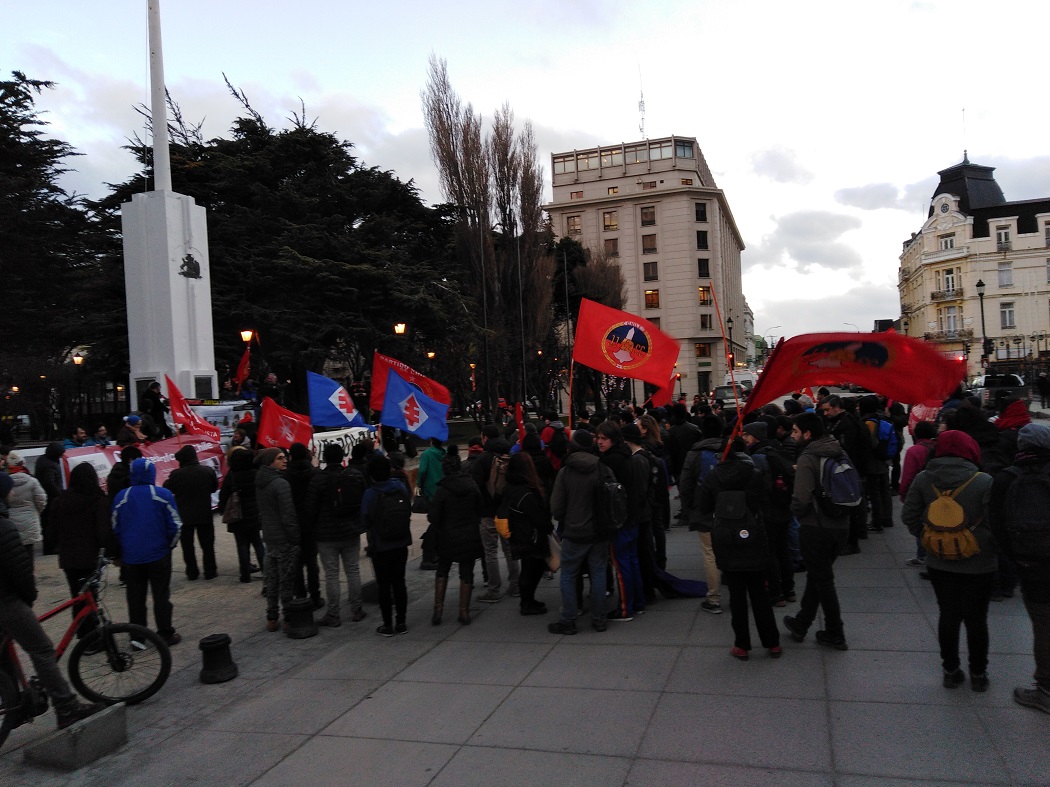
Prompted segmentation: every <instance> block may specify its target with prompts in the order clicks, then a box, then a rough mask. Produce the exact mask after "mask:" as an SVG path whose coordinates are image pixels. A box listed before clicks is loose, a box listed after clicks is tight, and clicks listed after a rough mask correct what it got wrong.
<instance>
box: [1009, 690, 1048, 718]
mask: <svg viewBox="0 0 1050 787" xmlns="http://www.w3.org/2000/svg"><path fill="white" fill-rule="evenodd" d="M1014 702H1016V703H1017V704H1018V705H1024V706H1025V707H1026V708H1035V709H1036V710H1041V711H1042V712H1043V713H1050V692H1046V691H1043V690H1042V689H1041V688H1039V687H1038V686H1036V687H1035V688H1032V689H1026V688H1023V687H1021V686H1018V687H1017V688H1016V689H1014Z"/></svg>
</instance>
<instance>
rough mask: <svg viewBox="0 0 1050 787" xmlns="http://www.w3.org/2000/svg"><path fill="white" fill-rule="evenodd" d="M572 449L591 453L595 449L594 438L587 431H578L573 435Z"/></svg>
mask: <svg viewBox="0 0 1050 787" xmlns="http://www.w3.org/2000/svg"><path fill="white" fill-rule="evenodd" d="M571 442H572V447H573V448H575V449H577V450H580V451H590V450H591V448H593V447H594V438H593V437H592V436H591V433H590V432H588V431H587V430H586V429H577V430H576V431H575V432H573V433H572V441H571Z"/></svg>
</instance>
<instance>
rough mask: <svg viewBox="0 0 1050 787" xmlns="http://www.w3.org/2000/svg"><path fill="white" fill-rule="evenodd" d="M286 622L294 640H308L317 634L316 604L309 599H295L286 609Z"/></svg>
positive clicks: (289, 633) (290, 635)
mask: <svg viewBox="0 0 1050 787" xmlns="http://www.w3.org/2000/svg"><path fill="white" fill-rule="evenodd" d="M284 622H285V625H287V626H288V636H289V637H291V638H292V639H306V638H307V637H313V636H315V635H316V634H317V624H316V623H314V602H313V601H312V600H311V599H309V598H293V599H292V601H291V603H290V604H288V606H286V607H285V608H284Z"/></svg>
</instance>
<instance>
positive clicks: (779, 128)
mask: <svg viewBox="0 0 1050 787" xmlns="http://www.w3.org/2000/svg"><path fill="white" fill-rule="evenodd" d="M5 5H7V7H6V8H5V9H4V24H5V28H6V29H5V34H4V35H3V36H0V68H2V71H3V73H4V74H5V76H6V75H7V74H8V73H9V72H10V71H12V70H20V71H24V72H25V73H26V74H27V76H29V77H31V78H35V79H47V80H54V81H55V82H56V83H57V88H56V89H55V90H52V91H49V92H48V93H47V94H46V95H44V96H43V97H42V99H41V100H40V102H39V104H38V106H39V107H41V108H42V109H44V110H46V111H47V118H48V120H49V121H50V122H51V127H50V130H49V133H50V134H52V135H53V136H56V137H59V138H61V139H64V140H66V141H68V142H69V143H70V144H72V145H73V146H74V147H75V148H76V149H77V150H78V151H80V152H81V153H83V154H85V155H84V156H83V157H80V158H78V159H76V160H75V162H74V166H75V167H76V169H77V172H75V173H73V174H72V175H71V176H70V177H69V180H68V181H67V183H66V185H67V187H70V188H74V189H75V190H77V191H78V192H80V193H84V194H87V195H90V196H98V195H99V194H101V193H103V192H104V190H105V186H104V184H105V183H107V182H110V183H116V182H120V181H123V180H124V179H125V178H127V176H128V175H129V174H131V173H132V172H133V171H134V168H135V167H134V162H133V160H132V159H131V157H130V155H128V154H127V153H126V152H125V151H122V150H121V149H120V147H121V145H122V144H124V142H125V140H126V139H127V138H128V137H130V136H132V135H133V134H134V133H135V132H136V131H138V132H139V133H140V134H141V133H143V132H142V126H143V122H142V118H141V117H140V116H139V115H138V114H136V113H135V112H134V110H133V107H134V106H135V105H136V104H147V105H148V103H149V73H148V46H147V33H146V0H105V1H104V2H98V3H89V2H84V0H48V2H35V3H30V2H17V3H16V2H9V3H6V4H5ZM161 11H162V24H163V33H164V58H165V72H166V82H167V86H168V89H169V90H170V91H171V93H172V95H173V97H174V98H175V100H176V101H178V103H179V104H180V105H181V107H182V110H183V114H184V116H185V117H186V118H187V119H188V120H190V121H193V122H197V121H200V120H203V121H204V134H205V137H206V138H213V137H219V136H225V135H226V134H227V132H228V130H229V127H230V123H231V121H232V120H233V118H234V117H236V116H237V114H238V110H239V109H240V107H239V105H238V104H237V103H236V101H235V100H234V99H233V98H231V97H230V95H229V93H228V92H227V90H226V87H225V86H224V84H223V74H224V73H225V74H226V76H227V77H228V78H229V80H230V82H231V83H232V84H233V85H235V86H236V87H238V88H240V89H241V90H243V91H244V92H245V93H246V94H247V96H248V98H249V100H250V101H251V103H252V104H253V106H254V107H255V108H256V109H257V110H258V111H260V112H261V113H262V114H263V116H264V117H265V118H266V119H267V120H268V121H269V122H270V123H271V124H272V125H276V126H281V125H284V119H285V118H287V117H290V116H291V115H292V114H293V113H295V112H298V111H299V110H300V100H302V101H303V102H304V103H305V107H306V113H307V116H308V117H309V118H311V119H312V118H316V119H317V125H318V127H319V128H320V129H322V130H325V131H331V132H333V133H335V134H337V135H338V136H340V137H341V138H343V139H345V140H348V141H350V142H352V143H354V145H355V146H356V153H357V155H358V156H359V157H360V159H361V160H362V161H363V162H364V163H366V164H368V165H370V166H379V167H381V168H383V169H388V170H393V171H394V172H395V173H396V174H397V176H398V177H400V178H401V179H403V180H410V179H411V180H414V181H415V183H416V184H417V185H418V186H419V188H420V190H421V193H422V195H423V197H424V198H425V199H427V200H428V201H429V202H439V201H441V199H442V195H441V193H440V190H439V186H438V180H437V173H436V170H435V168H434V165H433V163H432V162H431V160H430V153H429V146H428V141H427V135H426V131H425V129H424V126H423V116H422V110H421V101H420V91H421V90H422V88H423V86H424V84H425V82H426V77H427V58H428V57H429V56H430V54H431V53H434V54H436V55H438V56H440V57H443V58H445V59H446V60H447V62H448V69H449V75H450V78H451V81H452V84H453V86H454V87H455V88H456V90H457V91H458V92H459V93H460V95H461V96H462V97H463V99H464V100H465V101H469V102H471V103H472V104H473V105H474V107H475V109H476V110H477V111H479V112H481V113H482V114H483V115H484V116H485V118H486V119H490V118H491V117H492V114H493V112H494V110H495V109H496V108H497V107H499V106H500V105H502V104H503V102H505V101H508V102H510V104H511V106H512V108H513V109H514V112H515V115H516V119H517V120H518V122H519V124H520V123H521V122H523V121H525V120H530V121H531V122H532V123H533V126H534V129H535V132H536V137H537V140H538V142H539V146H540V154H541V157H542V161H543V162H544V170H545V174H546V177H547V184H548V185H547V192H546V195H545V198H546V199H550V185H549V184H550V154H551V152H560V151H565V150H571V149H573V148H585V147H590V146H594V145H599V144H612V143H618V142H624V141H632V140H636V139H639V138H640V137H641V135H640V134H639V131H638V126H639V120H640V117H639V112H638V100H639V94H640V93H641V92H642V91H643V90H644V95H645V108H646V112H645V130H646V135H647V136H649V137H661V136H668V135H670V134H680V135H683V136H695V137H696V138H697V139H698V140H699V142H700V147H701V148H702V150H703V152H704V156H705V157H706V159H707V162H708V164H709V165H710V167H711V170H712V171H713V173H714V176H715V180H716V183H717V185H718V186H719V187H720V188H722V189H723V190H724V191H725V193H726V196H727V198H728V200H729V204H730V207H731V209H732V211H733V214H734V216H735V218H736V222H737V225H738V226H739V228H740V231H741V232H742V234H743V236H744V242H745V244H746V247H747V248H746V250H745V251H744V254H743V268H744V294H745V295H746V296H747V298H748V301H749V303H750V304H751V307H752V309H753V311H754V312H755V330H756V333H766V334H768V333H774V334H777V335H794V334H798V333H805V332H810V331H818V330H825V331H837V330H852V327H853V326H854V325H855V326H858V327H859V328H860V329H862V330H870V329H871V327H872V323H873V321H874V320H876V319H881V318H895V317H897V316H898V312H899V305H898V298H897V289H896V281H897V269H898V265H899V255H900V251H901V244H902V242H903V241H904V240H905V239H906V238H907V237H909V235H910V233H912V232H914V231H916V230H918V229H919V228H920V226H921V224H922V222H923V220H924V219H925V216H926V210H927V208H928V205H929V200H930V198H931V197H932V196H933V189H934V187H935V186H936V183H937V175H936V173H937V170H939V169H944V168H945V167H948V166H951V165H953V164H956V163H958V162H959V161H960V160H961V159H962V152H963V149H964V148H966V149H968V150H969V158H970V160H971V161H972V162H974V163H980V164H985V165H990V166H994V167H996V168H997V169H996V178H997V180H998V181H999V184H1000V186H1001V187H1002V189H1003V191H1004V193H1005V194H1006V198H1007V199H1008V200H1019V199H1033V198H1037V197H1046V196H1050V147H1048V145H1047V144H1046V139H1047V131H1046V129H1047V128H1048V127H1050V123H1048V122H1047V121H1048V120H1050V101H1047V99H1046V95H1045V93H1046V91H1045V90H1042V89H1041V82H1040V78H1041V75H1042V74H1043V72H1044V60H1045V58H1044V52H1045V50H1046V46H1045V41H1044V40H1043V39H1044V38H1045V35H1046V31H1047V30H1050V3H1044V2H1038V1H1037V0H1030V2H1017V1H1015V0H999V2H997V3H994V4H992V3H988V2H973V1H971V0H945V2H905V1H903V0H878V2H867V3H859V2H849V1H845V0H831V1H829V2H799V3H784V2H779V1H777V0H755V1H754V2H748V1H747V0H739V1H737V2H728V1H726V0H722V1H721V2H718V1H715V2H710V1H708V0H689V1H687V2H676V1H671V0H659V1H657V0H651V1H650V2H632V3H626V2H617V1H615V0H613V1H610V0H606V2H601V3H599V2H592V1H591V0H568V1H566V0H557V1H556V0H532V2H506V1H505V0H490V1H489V2H484V3H470V2H464V0H451V1H450V2H447V3H444V4H440V5H438V4H434V3H430V2H426V3H424V2H398V1H397V0H394V1H393V2H387V3H357V2H342V3H336V2H332V1H331V0H297V2H293V3H290V2H278V1H277V0H252V1H251V2H248V1H247V0H210V1H209V2H203V1H202V0H178V2H175V0H164V2H163V3H162V5H161ZM964 110H965V111H964ZM777 325H779V326H782V327H780V328H777V329H775V330H772V329H773V326H777Z"/></svg>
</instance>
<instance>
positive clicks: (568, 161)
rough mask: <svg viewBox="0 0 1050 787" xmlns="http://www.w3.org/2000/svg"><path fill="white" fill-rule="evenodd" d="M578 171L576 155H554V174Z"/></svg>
mask: <svg viewBox="0 0 1050 787" xmlns="http://www.w3.org/2000/svg"><path fill="white" fill-rule="evenodd" d="M575 171H576V157H575V156H572V155H569V156H555V157H554V174H555V175H564V174H565V173H566V172H575Z"/></svg>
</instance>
